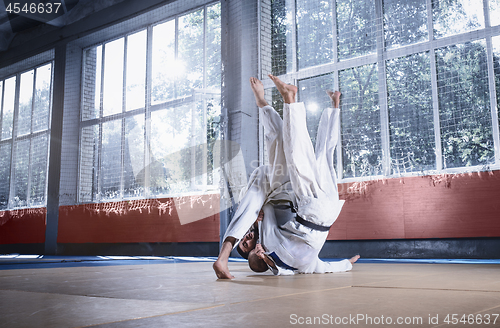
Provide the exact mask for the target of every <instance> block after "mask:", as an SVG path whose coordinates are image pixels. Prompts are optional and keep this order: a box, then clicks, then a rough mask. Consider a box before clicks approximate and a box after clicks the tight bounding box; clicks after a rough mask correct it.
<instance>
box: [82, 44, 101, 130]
mask: <svg viewBox="0 0 500 328" xmlns="http://www.w3.org/2000/svg"><path fill="white" fill-rule="evenodd" d="M84 58H85V67H84V71H83V108H82V120H84V121H85V120H91V119H94V118H97V117H99V115H100V108H101V81H102V80H101V73H102V46H98V47H96V48H91V49H87V50H86V51H85V52H84Z"/></svg>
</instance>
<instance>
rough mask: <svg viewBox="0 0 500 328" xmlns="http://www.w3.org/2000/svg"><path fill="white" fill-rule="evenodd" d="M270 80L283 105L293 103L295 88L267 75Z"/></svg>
mask: <svg viewBox="0 0 500 328" xmlns="http://www.w3.org/2000/svg"><path fill="white" fill-rule="evenodd" d="M268 76H269V78H270V79H271V80H273V82H274V84H275V85H276V88H278V91H279V92H280V93H281V96H282V97H283V100H284V101H285V104H293V103H294V102H295V94H296V93H297V87H296V86H294V85H291V84H286V83H285V82H283V81H281V80H280V79H279V78H278V77H277V76H274V75H271V74H269V75H268Z"/></svg>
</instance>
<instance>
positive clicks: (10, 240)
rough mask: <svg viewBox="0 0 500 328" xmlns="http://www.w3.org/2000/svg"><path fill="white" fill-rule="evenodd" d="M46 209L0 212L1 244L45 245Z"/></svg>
mask: <svg viewBox="0 0 500 328" xmlns="http://www.w3.org/2000/svg"><path fill="white" fill-rule="evenodd" d="M46 213H47V210H46V209H45V208H43V207H42V208H28V209H22V210H12V211H0V244H32V243H45V216H46Z"/></svg>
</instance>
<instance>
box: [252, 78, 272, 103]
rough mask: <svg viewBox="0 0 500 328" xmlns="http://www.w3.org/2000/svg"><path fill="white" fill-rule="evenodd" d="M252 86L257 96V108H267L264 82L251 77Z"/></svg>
mask: <svg viewBox="0 0 500 328" xmlns="http://www.w3.org/2000/svg"><path fill="white" fill-rule="evenodd" d="M250 86H251V87H252V91H253V95H254V96H255V102H256V103H257V106H259V108H262V107H264V106H267V105H268V103H267V101H266V99H265V98H264V85H263V84H262V82H261V81H260V80H259V79H257V78H255V77H251V78H250Z"/></svg>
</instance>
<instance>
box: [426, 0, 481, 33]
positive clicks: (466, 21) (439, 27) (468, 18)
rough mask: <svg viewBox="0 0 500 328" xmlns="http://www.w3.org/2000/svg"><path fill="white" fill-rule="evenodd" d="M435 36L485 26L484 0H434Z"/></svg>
mask: <svg viewBox="0 0 500 328" xmlns="http://www.w3.org/2000/svg"><path fill="white" fill-rule="evenodd" d="M432 15H433V19H434V37H435V38H439V37H444V36H448V35H453V34H459V33H464V32H468V31H472V30H477V29H480V28H484V13H483V0H432Z"/></svg>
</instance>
